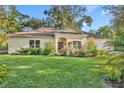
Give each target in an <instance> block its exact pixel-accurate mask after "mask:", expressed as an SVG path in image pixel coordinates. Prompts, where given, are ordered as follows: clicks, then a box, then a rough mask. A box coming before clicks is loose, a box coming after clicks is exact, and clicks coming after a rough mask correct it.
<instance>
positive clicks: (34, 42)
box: [29, 40, 40, 48]
mask: <svg viewBox="0 0 124 93" xmlns="http://www.w3.org/2000/svg"><path fill="white" fill-rule="evenodd" d="M29 46H30V48H40V40H30V41H29Z"/></svg>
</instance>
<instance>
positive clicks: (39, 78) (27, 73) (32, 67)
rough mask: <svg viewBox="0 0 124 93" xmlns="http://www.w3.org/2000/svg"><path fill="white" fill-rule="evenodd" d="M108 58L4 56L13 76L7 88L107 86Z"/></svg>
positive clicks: (0, 61) (0, 62)
mask: <svg viewBox="0 0 124 93" xmlns="http://www.w3.org/2000/svg"><path fill="white" fill-rule="evenodd" d="M104 63H105V60H104V59H98V58H83V57H57V56H30V55H28V56H23V55H0V64H2V65H6V67H7V69H8V70H9V75H8V78H7V80H6V82H5V83H4V84H2V85H1V86H0V87H6V88H10V87H12V88H25V87H26V88H27V87H33V88H35V87H38V88H39V87H40V88H99V87H100V88H103V87H109V86H108V85H106V84H105V83H104V81H103V78H104V76H105V73H104V70H103V69H102V67H103V66H104Z"/></svg>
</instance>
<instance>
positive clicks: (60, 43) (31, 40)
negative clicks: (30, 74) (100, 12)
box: [8, 27, 106, 54]
mask: <svg viewBox="0 0 124 93" xmlns="http://www.w3.org/2000/svg"><path fill="white" fill-rule="evenodd" d="M88 37H90V38H92V39H93V40H94V41H95V42H96V44H97V48H103V47H104V43H105V42H106V39H100V38H97V37H96V36H94V35H92V34H90V33H87V32H83V31H79V30H77V29H75V28H74V27H68V28H66V29H63V30H62V29H61V30H60V29H55V28H40V29H36V30H32V31H22V32H16V33H14V34H9V35H8V53H9V54H12V53H16V51H17V50H19V49H20V48H44V45H45V43H46V42H51V43H52V44H53V45H54V47H55V52H56V53H59V50H62V49H63V48H65V47H68V50H69V49H71V50H73V49H78V48H79V47H80V46H81V45H83V44H85V43H86V40H87V38H88Z"/></svg>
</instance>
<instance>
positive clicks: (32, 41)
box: [29, 40, 34, 48]
mask: <svg viewBox="0 0 124 93" xmlns="http://www.w3.org/2000/svg"><path fill="white" fill-rule="evenodd" d="M29 45H30V48H34V40H30V42H29Z"/></svg>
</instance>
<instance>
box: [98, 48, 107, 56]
mask: <svg viewBox="0 0 124 93" xmlns="http://www.w3.org/2000/svg"><path fill="white" fill-rule="evenodd" d="M106 54H107V50H106V49H101V50H99V55H106Z"/></svg>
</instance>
